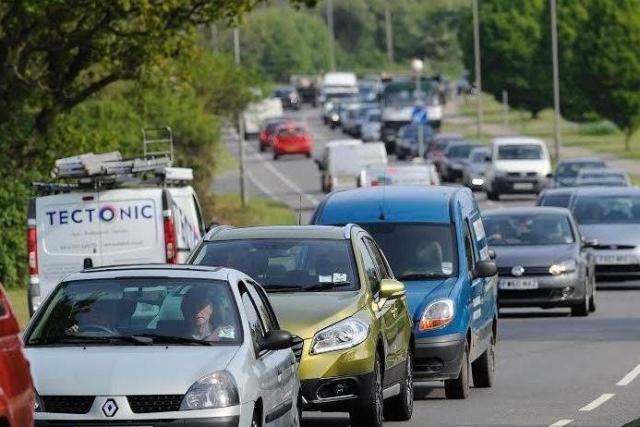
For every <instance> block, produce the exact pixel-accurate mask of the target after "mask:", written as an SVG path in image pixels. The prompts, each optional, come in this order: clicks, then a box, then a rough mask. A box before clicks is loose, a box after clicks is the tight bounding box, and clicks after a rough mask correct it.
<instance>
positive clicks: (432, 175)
mask: <svg viewBox="0 0 640 427" xmlns="http://www.w3.org/2000/svg"><path fill="white" fill-rule="evenodd" d="M361 184H362V185H361V186H362V187H376V186H379V185H440V177H439V176H438V172H437V171H436V168H435V166H433V164H431V163H427V162H422V163H414V164H401V165H393V166H370V167H368V168H366V169H365V170H364V171H363V175H362V179H361Z"/></svg>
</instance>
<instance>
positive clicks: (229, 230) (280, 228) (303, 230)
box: [205, 225, 350, 241]
mask: <svg viewBox="0 0 640 427" xmlns="http://www.w3.org/2000/svg"><path fill="white" fill-rule="evenodd" d="M346 232H347V230H346V229H345V227H334V226H330V225H304V226H303V225H263V226H256V227H239V228H235V227H220V228H219V229H217V230H216V229H214V230H212V232H210V233H208V234H207V236H206V237H205V240H207V241H213V240H245V239H327V240H344V239H346V238H348V237H350V236H348V235H346Z"/></svg>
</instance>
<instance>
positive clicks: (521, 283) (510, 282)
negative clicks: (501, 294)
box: [498, 279, 538, 290]
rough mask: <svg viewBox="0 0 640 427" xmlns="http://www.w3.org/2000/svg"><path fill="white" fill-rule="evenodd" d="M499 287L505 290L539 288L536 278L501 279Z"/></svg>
mask: <svg viewBox="0 0 640 427" xmlns="http://www.w3.org/2000/svg"><path fill="white" fill-rule="evenodd" d="M498 288H500V289H505V290H512V289H517V290H521V289H538V281H537V280H536V279H500V281H499V282H498Z"/></svg>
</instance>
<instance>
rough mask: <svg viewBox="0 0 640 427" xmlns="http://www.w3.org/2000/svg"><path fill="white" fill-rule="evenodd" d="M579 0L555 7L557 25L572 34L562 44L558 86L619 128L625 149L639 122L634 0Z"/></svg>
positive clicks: (639, 30)
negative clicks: (563, 71)
mask: <svg viewBox="0 0 640 427" xmlns="http://www.w3.org/2000/svg"><path fill="white" fill-rule="evenodd" d="M581 3H582V7H577V6H574V7H569V6H564V7H563V8H562V9H560V11H559V17H560V18H562V27H561V28H564V29H565V32H566V33H569V34H572V35H574V37H573V38H569V39H568V40H567V41H566V42H565V43H563V52H564V54H563V57H562V61H563V62H565V63H566V65H565V67H566V68H568V69H569V71H568V72H567V76H566V77H564V78H563V85H565V84H566V85H569V87H571V88H572V89H573V90H574V91H575V96H576V97H581V98H582V99H584V100H585V101H586V102H587V103H588V105H589V107H590V108H591V109H592V110H593V111H595V112H596V113H597V114H598V115H599V116H600V117H602V118H605V119H608V120H610V121H611V122H613V123H614V124H615V125H616V126H617V127H618V128H619V129H620V130H622V131H623V132H624V134H625V149H626V150H627V151H629V150H630V148H631V147H630V140H631V137H632V136H633V134H634V133H635V132H636V131H637V130H638V128H639V127H640V50H639V49H638V46H640V0H615V1H613V0H588V1H583V2H581ZM576 17H578V18H579V19H576Z"/></svg>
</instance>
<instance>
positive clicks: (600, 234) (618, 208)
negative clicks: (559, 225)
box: [571, 187, 640, 280]
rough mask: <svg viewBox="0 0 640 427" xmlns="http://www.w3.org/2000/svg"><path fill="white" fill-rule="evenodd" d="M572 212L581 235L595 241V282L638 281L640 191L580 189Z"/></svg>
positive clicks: (629, 189) (619, 188) (639, 262)
mask: <svg viewBox="0 0 640 427" xmlns="http://www.w3.org/2000/svg"><path fill="white" fill-rule="evenodd" d="M571 211H572V212H573V215H574V217H575V219H576V221H577V222H578V224H579V225H580V230H581V232H582V233H583V234H584V235H585V236H586V237H587V238H588V239H591V240H597V245H596V246H595V248H594V258H595V263H596V276H597V278H598V279H604V280H631V279H640V189H639V188H634V187H617V188H613V187H606V188H598V187H592V188H586V187H584V188H579V189H577V190H576V193H575V195H574V196H573V198H572V200H571Z"/></svg>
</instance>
